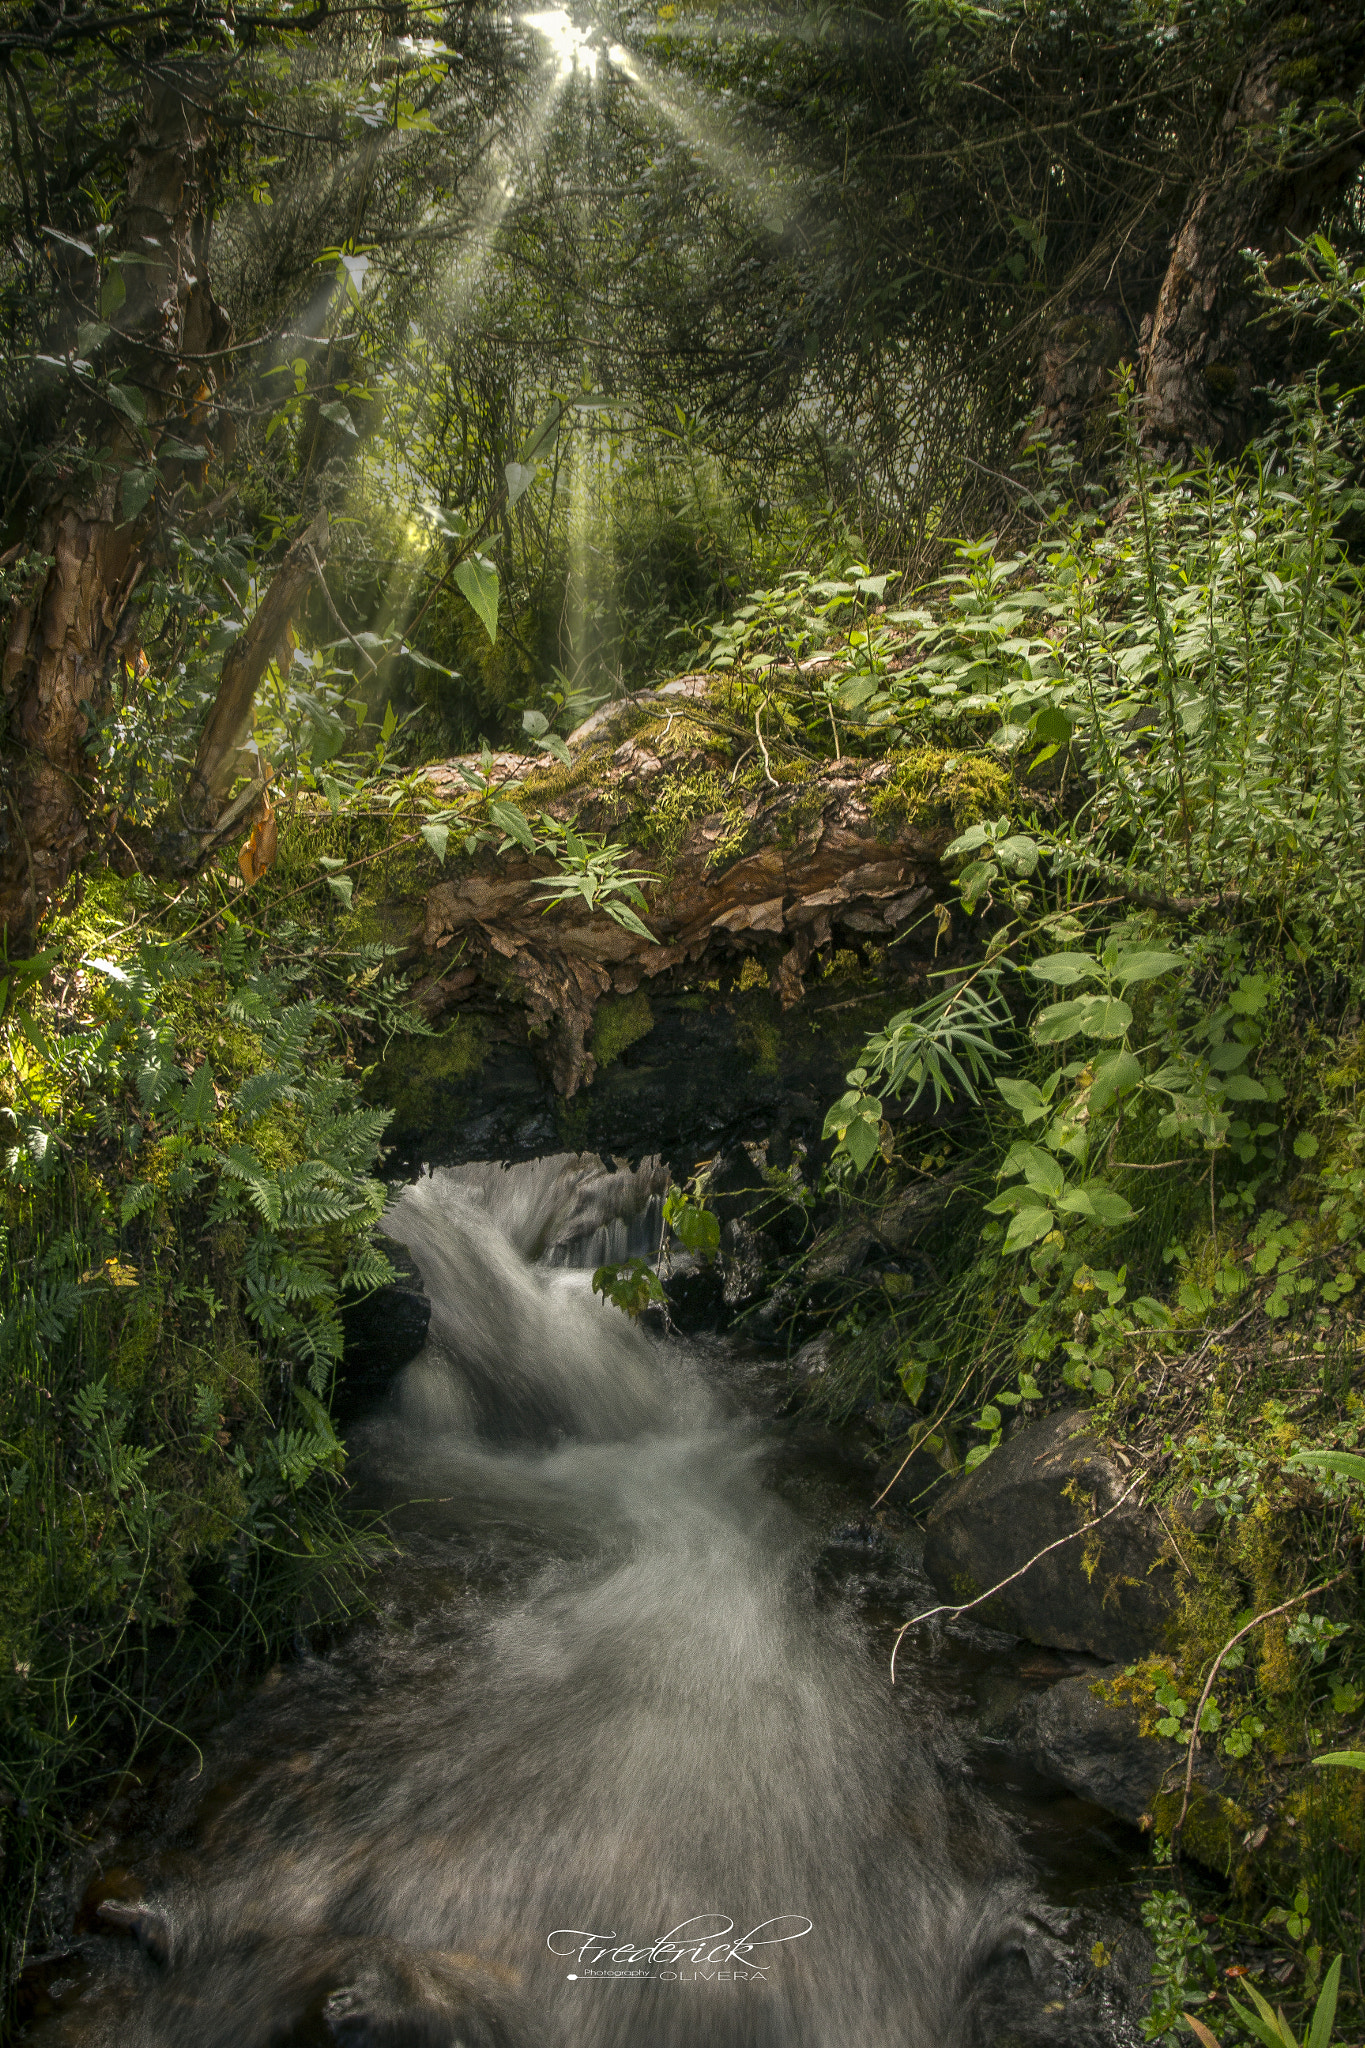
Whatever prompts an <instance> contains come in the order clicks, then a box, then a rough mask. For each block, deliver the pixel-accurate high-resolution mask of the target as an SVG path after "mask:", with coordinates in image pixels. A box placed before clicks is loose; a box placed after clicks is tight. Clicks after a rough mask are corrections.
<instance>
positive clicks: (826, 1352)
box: [791, 1330, 835, 1389]
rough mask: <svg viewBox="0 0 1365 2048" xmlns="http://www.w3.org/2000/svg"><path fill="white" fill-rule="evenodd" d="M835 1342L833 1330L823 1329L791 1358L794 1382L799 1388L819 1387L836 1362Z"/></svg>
mask: <svg viewBox="0 0 1365 2048" xmlns="http://www.w3.org/2000/svg"><path fill="white" fill-rule="evenodd" d="M834 1358H835V1343H834V1333H833V1331H831V1330H821V1331H820V1333H819V1335H818V1336H815V1337H811V1338H810V1339H808V1341H807V1342H806V1343H804V1344H803V1345H802V1346H801V1348H800V1350H799V1351H794V1352H793V1353H792V1358H791V1375H792V1381H793V1384H794V1385H795V1386H796V1387H797V1388H798V1389H800V1388H803V1387H804V1388H808V1389H809V1388H814V1387H818V1386H819V1385H820V1383H821V1381H822V1380H823V1379H824V1377H825V1374H826V1373H827V1372H828V1371H829V1369H830V1367H831V1366H832V1365H833V1363H834Z"/></svg>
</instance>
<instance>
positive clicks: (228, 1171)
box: [221, 1145, 282, 1229]
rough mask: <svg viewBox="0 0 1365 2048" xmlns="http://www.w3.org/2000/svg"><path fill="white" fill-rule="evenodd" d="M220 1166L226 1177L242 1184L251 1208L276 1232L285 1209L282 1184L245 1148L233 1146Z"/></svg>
mask: <svg viewBox="0 0 1365 2048" xmlns="http://www.w3.org/2000/svg"><path fill="white" fill-rule="evenodd" d="M221 1163H222V1171H223V1173H224V1174H225V1175H226V1176H227V1177H228V1178H229V1179H231V1180H235V1181H238V1182H239V1183H240V1184H241V1187H242V1189H243V1192H244V1193H245V1195H246V1198H247V1200H248V1201H249V1202H250V1204H251V1206H252V1208H253V1209H254V1210H255V1211H256V1213H257V1215H258V1216H259V1217H260V1218H261V1220H262V1222H263V1223H268V1224H269V1225H270V1226H271V1228H272V1229H273V1228H274V1227H275V1225H276V1224H278V1222H279V1220H280V1209H281V1206H282V1196H281V1191H280V1184H279V1181H278V1180H277V1179H276V1178H275V1177H274V1176H273V1175H272V1174H271V1173H270V1172H269V1171H268V1170H267V1168H266V1167H264V1166H262V1164H261V1162H260V1160H259V1159H258V1158H257V1157H256V1155H255V1153H254V1152H248V1151H247V1149H246V1147H245V1145H233V1146H231V1147H230V1148H229V1149H228V1151H227V1152H225V1153H224V1154H222V1155H221Z"/></svg>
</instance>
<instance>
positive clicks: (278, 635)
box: [184, 512, 328, 829]
mask: <svg viewBox="0 0 1365 2048" xmlns="http://www.w3.org/2000/svg"><path fill="white" fill-rule="evenodd" d="M327 540H328V523H327V514H326V513H325V512H319V514H318V516H317V518H316V519H315V520H314V521H313V523H312V525H311V526H309V527H308V528H307V529H306V530H305V531H304V532H303V533H301V534H300V535H299V537H298V539H297V540H296V541H295V542H294V543H293V545H292V547H291V548H290V549H289V552H288V554H287V555H286V556H285V558H284V560H283V561H282V562H281V563H280V566H279V568H278V569H277V570H276V571H275V574H274V576H273V577H272V578H271V581H270V588H269V589H268V590H267V591H266V594H265V596H264V597H263V598H262V599H261V602H260V604H259V605H258V606H257V608H256V612H255V615H254V617H253V618H252V620H251V623H250V625H249V626H248V627H247V628H246V630H245V632H243V633H242V634H241V636H240V638H238V639H237V640H236V641H234V643H233V645H232V646H231V648H230V649H229V650H228V656H227V659H226V661H225V662H224V663H223V675H222V680H221V682H220V683H219V686H218V695H217V697H216V698H215V699H214V703H213V709H212V711H210V713H209V715H208V718H207V720H206V722H205V725H204V730H203V732H202V734H201V735H200V739H199V748H198V751H197V753H196V754H195V758H194V767H193V768H192V769H191V771H190V779H189V786H188V788H187V790H186V793H185V799H184V814H185V822H186V823H187V824H189V825H190V827H191V828H192V829H194V828H202V827H204V826H215V825H217V824H219V823H220V822H222V820H221V817H220V812H221V807H222V803H223V800H224V798H225V797H226V796H227V793H228V791H229V789H231V787H232V783H233V779H234V777H235V776H236V774H237V772H238V768H237V755H238V750H239V749H240V747H241V744H242V741H243V740H244V739H245V737H246V735H247V733H248V732H249V731H250V730H251V717H252V712H253V710H254V708H255V703H256V691H257V688H258V686H259V684H260V680H261V677H262V676H263V675H264V674H265V672H266V669H267V668H268V667H269V665H270V663H271V662H272V661H273V660H274V659H275V657H276V655H277V654H278V653H279V651H280V647H281V645H282V643H283V642H284V639H285V636H286V634H287V633H288V631H289V627H290V624H291V622H292V620H293V617H294V613H295V612H296V611H297V610H298V607H299V605H300V604H301V602H302V601H303V597H304V594H305V592H306V591H307V589H308V586H309V584H310V583H311V582H312V580H313V578H314V576H315V575H317V574H318V573H319V571H320V569H321V565H322V560H323V557H324V556H325V555H326V553H327Z"/></svg>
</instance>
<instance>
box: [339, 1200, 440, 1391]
mask: <svg viewBox="0 0 1365 2048" xmlns="http://www.w3.org/2000/svg"><path fill="white" fill-rule="evenodd" d="M384 1253H385V1256H386V1258H387V1259H388V1261H389V1264H390V1265H391V1266H392V1267H393V1269H394V1278H393V1279H392V1280H391V1281H390V1282H389V1283H388V1285H387V1286H385V1287H379V1288H376V1289H375V1291H374V1293H373V1294H366V1295H363V1296H362V1297H361V1298H360V1299H359V1300H358V1301H349V1302H347V1303H346V1304H345V1306H344V1307H343V1309H342V1311H341V1326H342V1330H343V1332H344V1335H345V1350H344V1352H343V1355H342V1369H341V1373H340V1375H339V1381H338V1388H337V1398H336V1401H335V1404H334V1405H335V1407H336V1410H337V1413H338V1415H339V1416H340V1415H353V1414H355V1413H356V1411H357V1410H359V1409H361V1408H363V1407H365V1406H367V1405H368V1404H369V1403H370V1402H371V1401H374V1400H377V1399H378V1398H379V1396H380V1395H381V1394H382V1393H383V1392H384V1391H385V1389H386V1388H387V1387H388V1385H389V1383H390V1381H391V1380H392V1379H393V1376H394V1374H395V1373H396V1372H397V1371H398V1370H399V1368H400V1367H401V1366H404V1365H406V1364H407V1363H408V1361H409V1360H410V1359H413V1358H415V1357H416V1356H417V1354H418V1352H419V1351H420V1350H421V1349H422V1346H423V1345H424V1344H425V1343H426V1341H427V1328H428V1325H429V1324H430V1322H431V1303H430V1301H429V1300H428V1298H427V1291H426V1288H425V1286H424V1285H423V1283H422V1276H421V1274H420V1273H419V1272H418V1270H417V1267H416V1264H415V1262H414V1260H413V1257H412V1254H411V1253H410V1252H409V1251H408V1250H407V1247H406V1246H405V1245H401V1244H399V1243H397V1242H396V1240H394V1239H386V1240H385V1243H384Z"/></svg>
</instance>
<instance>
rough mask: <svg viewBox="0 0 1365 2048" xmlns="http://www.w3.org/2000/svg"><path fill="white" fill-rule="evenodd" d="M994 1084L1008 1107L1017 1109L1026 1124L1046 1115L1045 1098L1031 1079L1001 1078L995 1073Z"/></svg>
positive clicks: (1034, 1122) (1035, 1121) (1033, 1122)
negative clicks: (1012, 1079) (1011, 1079)
mask: <svg viewBox="0 0 1365 2048" xmlns="http://www.w3.org/2000/svg"><path fill="white" fill-rule="evenodd" d="M995 1085H996V1087H997V1088H998V1089H999V1090H1000V1093H1001V1094H1002V1095H1003V1096H1004V1098H1005V1100H1006V1102H1007V1103H1008V1104H1009V1106H1010V1108H1011V1109H1015V1110H1018V1112H1019V1114H1020V1116H1021V1117H1022V1118H1023V1119H1024V1122H1025V1123H1026V1124H1036V1123H1037V1122H1038V1120H1039V1119H1040V1118H1041V1117H1045V1116H1046V1115H1047V1113H1048V1105H1047V1100H1046V1098H1045V1096H1044V1095H1043V1091H1042V1089H1041V1088H1037V1087H1035V1086H1034V1084H1033V1082H1032V1081H1010V1080H1002V1079H1001V1078H1000V1076H999V1075H998V1074H997V1076H996V1080H995Z"/></svg>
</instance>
